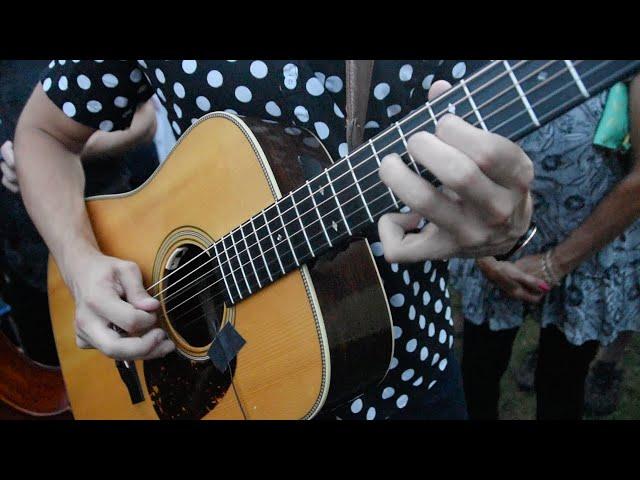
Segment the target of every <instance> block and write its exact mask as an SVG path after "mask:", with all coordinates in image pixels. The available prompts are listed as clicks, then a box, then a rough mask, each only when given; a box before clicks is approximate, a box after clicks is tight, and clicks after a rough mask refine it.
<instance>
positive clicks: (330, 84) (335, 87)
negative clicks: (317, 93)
mask: <svg viewBox="0 0 640 480" xmlns="http://www.w3.org/2000/svg"><path fill="white" fill-rule="evenodd" d="M324 86H325V87H326V89H327V90H329V91H330V92H332V93H338V92H339V91H340V90H342V79H341V78H340V77H336V76H331V77H329V78H327V80H326V81H325V83H324Z"/></svg>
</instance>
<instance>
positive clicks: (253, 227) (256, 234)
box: [249, 217, 273, 282]
mask: <svg viewBox="0 0 640 480" xmlns="http://www.w3.org/2000/svg"><path fill="white" fill-rule="evenodd" d="M249 222H251V228H252V229H253V236H254V237H256V243H257V244H258V249H260V255H261V256H262V261H263V262H264V266H265V268H266V270H267V274H268V275H269V280H271V281H272V282H273V275H271V269H270V268H269V263H268V262H267V258H266V257H265V256H264V252H263V251H262V245H261V244H260V238H259V237H258V232H257V231H256V226H255V224H254V223H253V217H251V218H250V219H249Z"/></svg>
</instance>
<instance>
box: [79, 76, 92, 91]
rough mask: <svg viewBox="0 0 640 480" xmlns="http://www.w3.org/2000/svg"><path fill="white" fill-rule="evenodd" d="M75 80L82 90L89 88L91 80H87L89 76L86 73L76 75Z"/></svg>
mask: <svg viewBox="0 0 640 480" xmlns="http://www.w3.org/2000/svg"><path fill="white" fill-rule="evenodd" d="M76 82H77V84H78V86H79V87H80V88H81V89H82V90H89V88H91V80H89V77H87V76H86V75H78V78H76Z"/></svg>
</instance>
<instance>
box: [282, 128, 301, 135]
mask: <svg viewBox="0 0 640 480" xmlns="http://www.w3.org/2000/svg"><path fill="white" fill-rule="evenodd" d="M284 132H285V133H286V134H287V135H292V136H297V135H300V134H301V133H302V130H300V129H299V128H295V127H287V128H285V129H284Z"/></svg>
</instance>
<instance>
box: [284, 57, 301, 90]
mask: <svg viewBox="0 0 640 480" xmlns="http://www.w3.org/2000/svg"><path fill="white" fill-rule="evenodd" d="M282 74H283V75H284V86H285V87H287V88H288V89H289V90H293V89H294V88H296V85H297V83H298V67H296V66H295V65H294V64H293V63H287V64H286V65H285V66H284V67H283V68H282Z"/></svg>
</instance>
